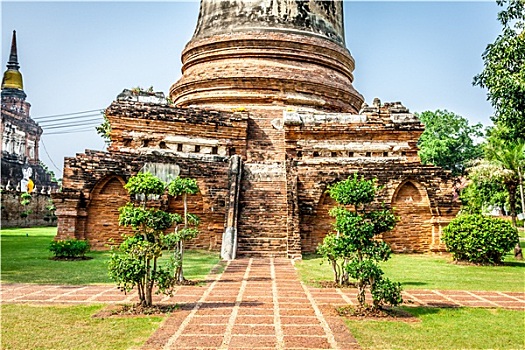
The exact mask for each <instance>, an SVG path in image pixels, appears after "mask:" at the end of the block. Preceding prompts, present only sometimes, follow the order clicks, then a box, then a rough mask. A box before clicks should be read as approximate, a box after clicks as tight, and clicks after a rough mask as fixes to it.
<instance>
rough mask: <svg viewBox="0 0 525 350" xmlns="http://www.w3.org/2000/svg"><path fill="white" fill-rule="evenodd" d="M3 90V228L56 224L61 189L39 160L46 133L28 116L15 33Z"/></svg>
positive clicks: (0, 125) (0, 163)
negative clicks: (55, 197) (26, 199)
mask: <svg viewBox="0 0 525 350" xmlns="http://www.w3.org/2000/svg"><path fill="white" fill-rule="evenodd" d="M1 90H2V91H1V113H0V115H1V123H0V135H2V136H1V137H2V142H0V154H1V159H0V168H1V174H2V176H1V179H0V180H1V181H0V189H1V192H2V195H1V200H0V204H1V213H0V217H1V227H18V226H26V225H31V226H37V225H39V226H44V225H54V222H55V219H56V218H55V216H54V214H53V213H52V210H49V208H51V207H52V206H51V203H50V200H51V193H52V192H56V191H57V190H58V187H59V186H58V183H57V182H56V181H54V180H53V178H52V176H51V174H50V172H49V171H48V170H47V167H45V165H44V164H43V163H42V162H41V161H40V158H39V147H38V146H39V143H40V137H41V136H42V132H43V130H42V128H41V127H40V126H39V125H38V123H36V122H35V121H34V120H33V119H32V118H31V116H30V113H29V111H30V109H31V104H29V102H27V100H26V97H27V95H26V93H25V92H24V83H23V78H22V73H21V72H20V64H19V63H18V49H17V44H16V32H15V31H13V36H12V40H11V50H10V52H9V61H8V62H7V69H6V70H5V71H4V74H3V77H2V85H1ZM29 182H31V186H28V185H29ZM28 187H31V188H28ZM23 192H29V193H31V196H32V199H31V201H30V203H29V204H28V206H27V207H25V206H22V205H21V204H20V195H21V194H22V193H23Z"/></svg>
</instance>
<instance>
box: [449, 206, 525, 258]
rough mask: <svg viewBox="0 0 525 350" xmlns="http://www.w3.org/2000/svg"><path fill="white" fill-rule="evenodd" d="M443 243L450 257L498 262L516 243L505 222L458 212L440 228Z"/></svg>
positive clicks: (514, 233) (513, 233)
mask: <svg viewBox="0 0 525 350" xmlns="http://www.w3.org/2000/svg"><path fill="white" fill-rule="evenodd" d="M442 239H443V242H445V244H446V246H447V249H448V251H449V252H450V253H451V254H452V256H453V258H454V260H460V261H469V262H473V263H482V264H499V263H501V262H502V261H503V258H504V257H505V254H506V253H507V252H508V251H510V250H511V249H512V248H513V247H514V246H515V244H516V243H517V242H518V240H519V237H518V231H517V230H516V228H514V227H512V224H511V223H510V222H508V221H505V220H502V219H497V218H490V217H486V216H482V215H462V216H460V217H457V218H455V219H454V220H452V221H451V222H450V224H449V225H448V226H447V227H445V229H444V230H443V238H442Z"/></svg>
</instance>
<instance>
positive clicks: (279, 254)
mask: <svg viewBox="0 0 525 350" xmlns="http://www.w3.org/2000/svg"><path fill="white" fill-rule="evenodd" d="M237 257H242V258H287V257H288V255H287V252H286V251H275V250H261V251H245V252H240V251H239V252H237Z"/></svg>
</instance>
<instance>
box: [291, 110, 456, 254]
mask: <svg viewBox="0 0 525 350" xmlns="http://www.w3.org/2000/svg"><path fill="white" fill-rule="evenodd" d="M284 128H285V135H286V136H285V137H286V154H287V157H288V159H289V160H290V163H291V168H293V169H295V173H296V175H295V179H294V178H293V177H289V179H288V182H289V183H290V185H289V186H293V183H291V182H293V181H296V182H297V193H298V195H297V197H298V198H297V201H298V207H299V222H300V235H301V242H302V244H301V246H302V251H303V252H314V251H315V249H316V248H317V246H318V245H319V244H320V243H321V242H322V240H323V238H324V237H325V236H326V234H327V233H328V232H330V231H331V230H332V223H333V221H334V219H333V218H332V217H330V216H329V215H328V211H329V210H330V208H332V207H333V206H334V205H336V203H335V202H334V201H333V200H332V199H331V198H330V197H329V196H328V195H327V194H326V193H325V192H326V189H327V187H328V186H329V185H330V184H332V183H334V182H337V181H341V180H344V179H346V178H347V177H348V176H350V175H352V174H354V173H358V174H361V175H363V176H364V177H365V178H368V179H371V178H377V179H378V184H379V185H380V186H384V187H383V190H382V191H381V192H380V193H379V194H378V198H377V200H376V202H375V204H374V205H375V206H376V207H379V206H380V204H381V203H385V205H386V206H387V207H388V208H392V209H394V211H395V214H396V215H397V216H399V217H400V222H399V223H398V225H397V227H396V228H395V229H394V230H393V231H391V232H388V233H385V234H384V235H383V237H381V238H382V239H384V240H385V241H386V242H387V243H388V244H389V245H390V246H391V247H392V249H393V250H394V251H397V252H428V251H440V250H443V248H444V246H443V244H442V242H441V240H440V238H441V230H442V228H443V227H444V226H446V224H448V222H449V221H450V219H452V218H453V217H454V216H455V215H456V213H457V211H458V209H459V203H456V202H454V200H453V195H454V193H453V187H454V186H453V180H452V177H451V175H450V174H449V173H447V172H445V171H443V170H442V169H440V168H437V167H433V166H424V165H422V164H421V163H420V161H419V157H418V156H417V139H418V138H419V136H420V135H421V133H422V131H423V125H421V123H420V122H419V120H417V118H415V117H414V116H413V115H411V114H409V113H408V110H407V109H406V108H404V107H403V106H402V105H400V104H399V103H395V104H391V103H385V104H383V105H381V103H380V101H376V105H375V106H373V107H368V106H365V108H363V110H362V114H359V115H349V114H336V113H326V114H322V113H317V114H315V113H309V112H303V113H296V112H290V113H285V116H284Z"/></svg>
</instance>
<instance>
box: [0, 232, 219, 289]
mask: <svg viewBox="0 0 525 350" xmlns="http://www.w3.org/2000/svg"><path fill="white" fill-rule="evenodd" d="M55 234H56V228H55V227H32V228H15V229H2V237H1V244H2V247H1V256H2V257H1V261H2V266H1V268H2V276H1V280H2V283H36V284H69V285H84V284H105V283H113V282H112V281H111V280H110V279H109V277H108V272H107V261H108V259H109V256H110V253H109V252H107V251H104V252H90V253H88V254H87V256H89V257H92V258H93V259H91V260H80V261H55V260H50V258H51V257H52V256H53V254H52V253H51V252H49V250H48V247H49V243H50V242H51V241H52V240H53V237H54V236H55ZM218 262H219V254H218V253H215V252H207V251H187V252H185V255H184V275H185V276H186V278H188V279H192V280H200V279H204V278H205V277H206V275H207V274H208V273H209V271H210V270H211V268H212V267H213V266H215V265H216V264H217V263H218Z"/></svg>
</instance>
